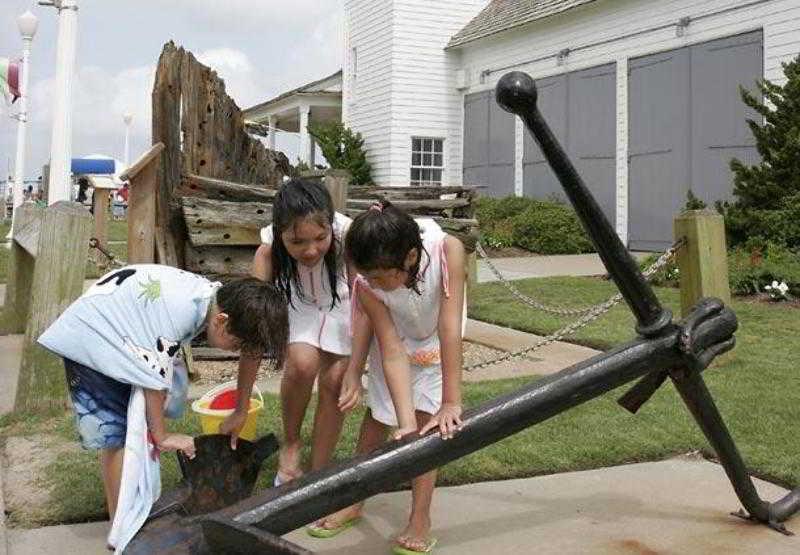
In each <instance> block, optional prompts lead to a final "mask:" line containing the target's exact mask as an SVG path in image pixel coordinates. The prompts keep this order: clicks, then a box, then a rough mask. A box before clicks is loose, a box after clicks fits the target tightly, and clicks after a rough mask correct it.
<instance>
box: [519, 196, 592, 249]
mask: <svg viewBox="0 0 800 555" xmlns="http://www.w3.org/2000/svg"><path fill="white" fill-rule="evenodd" d="M512 222H513V223H512V227H513V229H512V232H511V240H512V241H513V244H514V245H515V246H517V247H520V248H523V249H526V250H529V251H531V252H536V253H539V254H579V253H584V252H593V251H594V248H593V246H592V243H591V241H589V238H588V237H587V236H586V233H585V232H584V230H583V227H581V224H580V222H579V221H578V216H577V215H576V214H575V212H574V211H573V210H572V209H571V208H568V207H567V206H565V205H563V204H555V203H545V202H539V203H537V205H535V206H531V207H529V208H527V209H526V210H525V211H524V212H522V213H520V214H517V215H516V216H514V217H513V218H512Z"/></svg>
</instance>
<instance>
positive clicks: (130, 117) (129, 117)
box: [122, 114, 133, 167]
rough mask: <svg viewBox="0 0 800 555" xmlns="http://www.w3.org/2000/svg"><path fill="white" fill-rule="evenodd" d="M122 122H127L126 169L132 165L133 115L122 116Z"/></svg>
mask: <svg viewBox="0 0 800 555" xmlns="http://www.w3.org/2000/svg"><path fill="white" fill-rule="evenodd" d="M122 121H124V122H125V167H128V166H130V165H131V122H132V121H133V114H125V115H124V116H122Z"/></svg>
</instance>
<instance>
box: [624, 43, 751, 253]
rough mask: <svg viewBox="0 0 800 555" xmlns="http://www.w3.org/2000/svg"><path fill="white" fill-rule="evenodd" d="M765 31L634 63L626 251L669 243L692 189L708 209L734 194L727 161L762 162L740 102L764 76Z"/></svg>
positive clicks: (748, 112) (630, 84) (631, 69)
mask: <svg viewBox="0 0 800 555" xmlns="http://www.w3.org/2000/svg"><path fill="white" fill-rule="evenodd" d="M762 45H763V41H762V33H761V32H760V31H757V32H753V33H747V34H743V35H737V36H734V37H728V38H724V39H719V40H715V41H711V42H706V43H703V44H699V45H694V46H689V47H685V48H679V49H677V50H671V51H669V52H662V53H659V54H653V55H650V56H644V57H642V58H636V59H632V60H631V61H630V64H629V79H628V87H629V139H628V141H629V176H628V190H629V193H628V194H629V206H628V213H629V228H628V234H629V246H630V248H631V249H633V250H660V249H664V248H665V247H667V246H669V244H670V243H671V242H672V220H673V216H674V214H675V213H676V212H677V211H679V210H680V209H681V208H682V207H683V206H684V205H685V203H686V194H687V191H688V190H689V188H691V189H692V191H693V192H694V193H695V194H696V195H697V196H698V197H700V198H702V199H704V200H705V201H706V202H708V203H709V204H712V203H713V202H714V201H716V200H719V199H728V198H730V196H731V191H732V189H733V185H732V182H733V181H732V176H731V172H730V169H729V162H730V159H731V158H733V157H737V158H739V159H740V160H742V161H744V162H746V163H754V162H756V161H757V160H758V154H757V152H756V150H755V146H754V144H755V143H754V141H753V138H752V135H751V134H750V131H749V129H748V127H747V124H746V122H745V120H746V118H757V114H755V113H754V112H752V111H751V110H749V109H748V108H747V107H746V106H745V105H744V103H742V101H741V99H740V97H739V85H743V86H745V87H747V88H749V89H751V90H752V89H754V82H755V80H756V79H758V78H761V77H762V76H763V61H762V60H763V54H762V51H763V46H762Z"/></svg>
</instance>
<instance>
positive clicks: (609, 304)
mask: <svg viewBox="0 0 800 555" xmlns="http://www.w3.org/2000/svg"><path fill="white" fill-rule="evenodd" d="M685 241H686V240H685V238H683V237H681V238H680V239H678V240H677V241H675V243H673V245H672V246H671V247H670V248H669V249H667V250H666V252H664V254H662V255H661V256H660V257H658V260H656V261H655V262H654V263H653V264H652V265H651V266H650V267H649V268H647V269H646V270H645V271H644V272H642V274H643V275H644V277H645V278H651V277H652V276H653V275H654V274H655V273H656V272H658V271H659V270H660V269H661V268H663V267H664V266H666V265H667V264H668V263H669V262H670V261H671V260H672V259H673V258H674V257H675V253H677V252H678V249H680V248H681V247H682V246H683V244H684V243H685ZM476 246H477V247H478V248H480V250H481V251H483V249H482V248H481V247H480V243H477V245H476ZM484 254H485V253H484ZM484 254H481V256H484ZM514 289H515V290H516V287H515V288H514ZM517 291H518V290H517ZM520 295H522V293H520ZM522 296H523V297H524V295H522ZM531 300H533V299H531ZM621 300H622V293H617V294H615V295H614V296H613V297H611V298H610V299H608V300H607V301H604V302H602V303H600V304H598V305H595V306H593V307H590V308H588V309H587V311H586V313H585V315H584V316H583V317H581V318H579V319H578V320H576V321H574V322H572V323H570V324H567V325H566V326H564V327H563V328H561V329H559V330H557V331H555V332H553V333H551V334H550V335H548V336H546V337H543V338H542V339H541V340H540V341H538V342H536V343H534V344H533V345H530V346H529V347H525V348H524V349H521V350H519V351H514V352H511V353H505V354H503V355H500V356H499V357H496V358H493V359H490V360H485V361H483V362H478V363H475V364H470V365H469V366H465V367H464V371H465V372H473V371H475V370H480V369H481V368H486V367H487V366H494V365H495V364H499V363H501V362H506V361H508V360H512V359H516V358H519V357H522V356H525V355H527V354H529V353H532V352H534V351H536V350H538V349H541V348H542V347H545V346H547V345H549V344H551V343H555V342H556V341H560V340H561V339H563V338H565V337H568V336H570V335H572V334H573V333H575V332H577V331H578V330H580V329H581V328H583V327H585V326H587V325H589V324H590V323H592V322H593V321H595V320H597V319H598V318H599V317H600V316H602V315H603V314H605V313H607V312H608V311H609V310H611V309H612V308H613V307H614V306H616V305H617V304H619V302H620V301H621ZM534 302H535V301H534ZM526 304H527V303H526ZM537 304H538V303H537Z"/></svg>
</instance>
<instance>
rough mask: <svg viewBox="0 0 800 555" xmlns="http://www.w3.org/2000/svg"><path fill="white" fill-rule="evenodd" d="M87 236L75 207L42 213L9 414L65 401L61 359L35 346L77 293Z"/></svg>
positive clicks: (84, 218) (60, 205)
mask: <svg viewBox="0 0 800 555" xmlns="http://www.w3.org/2000/svg"><path fill="white" fill-rule="evenodd" d="M91 233H92V219H91V217H90V215H89V214H88V213H87V212H86V210H85V209H84V208H83V207H82V206H81V205H80V204H78V203H76V202H67V201H60V202H56V203H55V204H53V205H52V206H50V207H48V208H47V209H46V210H45V211H44V216H43V218H42V219H41V226H40V228H39V234H38V242H37V250H36V254H35V257H36V264H35V268H34V271H33V283H32V286H31V288H32V290H31V292H32V296H31V301H30V312H29V314H28V324H27V327H26V328H25V340H24V343H23V349H22V366H21V367H20V373H19V384H18V386H17V397H16V404H15V410H24V411H35V410H46V409H50V408H55V407H62V406H63V405H64V403H65V401H66V388H65V381H64V367H63V365H62V362H61V359H60V358H59V357H57V356H55V355H54V354H52V353H50V352H49V351H47V350H45V349H44V348H42V347H40V346H39V345H38V344H37V343H36V340H37V339H38V338H39V336H40V335H41V334H42V332H43V331H44V330H46V329H47V327H48V326H49V325H50V324H52V323H53V321H55V319H56V318H58V316H59V315H60V314H61V313H62V312H64V310H65V309H66V308H67V307H68V306H69V305H70V304H71V303H72V302H73V301H74V300H75V299H77V298H78V297H79V296H80V295H81V293H82V292H83V280H84V275H85V273H86V258H87V255H88V250H89V236H90V235H91ZM76 340H77V341H80V338H78V337H76Z"/></svg>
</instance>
